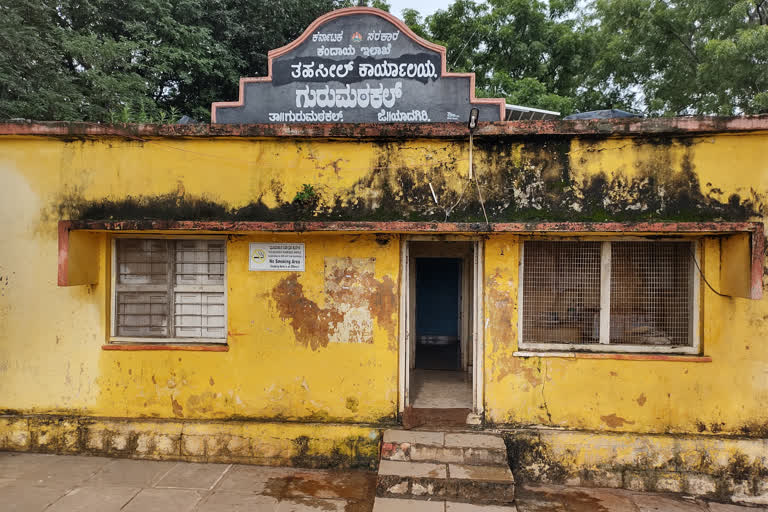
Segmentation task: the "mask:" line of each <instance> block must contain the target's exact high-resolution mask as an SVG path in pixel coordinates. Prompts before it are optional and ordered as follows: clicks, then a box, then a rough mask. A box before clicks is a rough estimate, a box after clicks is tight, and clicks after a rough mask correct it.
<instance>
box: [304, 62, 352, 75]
mask: <svg viewBox="0 0 768 512" xmlns="http://www.w3.org/2000/svg"><path fill="white" fill-rule="evenodd" d="M291 69H293V71H291V77H292V78H310V79H311V78H344V77H346V76H347V75H348V74H349V73H350V72H351V71H352V70H353V69H354V63H353V62H352V61H349V62H347V63H346V64H343V63H342V64H330V65H328V64H323V63H322V62H321V63H319V64H317V67H315V61H311V62H301V61H299V62H298V63H297V64H291Z"/></svg>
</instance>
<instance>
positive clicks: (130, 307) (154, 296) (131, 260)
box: [114, 238, 226, 341]
mask: <svg viewBox="0 0 768 512" xmlns="http://www.w3.org/2000/svg"><path fill="white" fill-rule="evenodd" d="M224 244H225V242H224V241H223V240H187V239H184V240H167V239H149V238H141V239H129V238H119V239H117V240H116V241H115V249H116V276H115V277H116V279H115V320H114V321H115V334H116V335H117V336H126V337H146V338H184V339H185V341H194V339H195V338H200V339H223V338H225V337H226V301H225V289H224V286H225V282H224V268H225V267H224V265H225V245H224Z"/></svg>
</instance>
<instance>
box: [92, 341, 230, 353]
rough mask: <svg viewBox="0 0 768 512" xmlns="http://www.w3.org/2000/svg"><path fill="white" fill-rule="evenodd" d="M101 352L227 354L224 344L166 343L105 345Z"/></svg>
mask: <svg viewBox="0 0 768 512" xmlns="http://www.w3.org/2000/svg"><path fill="white" fill-rule="evenodd" d="M101 349H102V350H123V351H126V350H127V351H131V350H186V351H190V352H229V345H226V344H219V343H216V344H210V343H206V344H202V343H196V344H194V345H176V344H168V343H107V344H105V345H102V346H101Z"/></svg>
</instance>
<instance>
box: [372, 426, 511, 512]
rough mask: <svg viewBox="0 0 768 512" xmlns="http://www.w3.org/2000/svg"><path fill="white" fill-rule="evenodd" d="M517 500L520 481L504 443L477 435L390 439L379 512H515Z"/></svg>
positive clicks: (384, 452)
mask: <svg viewBox="0 0 768 512" xmlns="http://www.w3.org/2000/svg"><path fill="white" fill-rule="evenodd" d="M514 499H515V481H514V477H513V476H512V472H511V471H510V470H509V465H508V464H507V452H506V447H505V445H504V441H503V439H502V438H501V437H499V436H497V435H493V434H487V433H474V432H473V433H465V432H426V431H414V430H388V431H386V432H385V433H384V439H383V442H382V449H381V461H380V463H379V475H378V479H377V484H376V502H375V504H374V509H373V510H374V512H386V511H388V510H393V511H394V510H397V511H398V512H404V511H408V510H432V509H435V510H440V511H443V512H447V511H449V510H450V511H452V512H465V511H466V512H470V511H478V512H479V511H487V512H492V511H496V512H505V511H506V512H512V511H514V510H515V507H514ZM425 507H426V508H425ZM477 507H479V508H477Z"/></svg>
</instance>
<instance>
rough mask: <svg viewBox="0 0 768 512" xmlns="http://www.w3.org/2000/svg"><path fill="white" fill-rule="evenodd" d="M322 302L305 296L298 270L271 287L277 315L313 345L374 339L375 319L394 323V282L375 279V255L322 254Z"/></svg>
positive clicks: (314, 347) (300, 338) (389, 324)
mask: <svg viewBox="0 0 768 512" xmlns="http://www.w3.org/2000/svg"><path fill="white" fill-rule="evenodd" d="M324 262H325V266H324V268H325V270H324V279H325V295H326V305H325V307H322V308H321V307H320V306H318V304H317V303H316V302H314V301H312V300H309V299H307V298H306V297H305V295H304V289H303V286H302V285H301V283H300V282H299V274H296V273H293V274H290V275H289V276H288V277H286V278H284V279H282V280H281V281H280V282H279V283H278V284H277V286H275V288H274V289H273V290H272V299H273V300H274V302H275V304H276V306H277V309H278V312H279V314H280V318H281V319H282V320H283V321H285V322H288V323H290V325H291V327H292V328H293V332H294V334H295V336H296V340H297V341H298V342H299V343H302V344H304V345H306V346H308V347H310V348H311V349H312V350H317V349H318V348H321V347H326V346H327V345H328V343H367V344H371V343H373V319H374V318H376V320H377V322H379V323H380V324H382V325H383V326H384V327H385V328H386V329H391V328H392V327H393V326H394V321H395V320H394V318H393V316H394V313H395V311H396V310H395V306H396V295H395V289H394V288H395V287H394V281H393V280H392V279H391V278H390V277H389V276H385V277H384V278H383V279H382V280H381V281H379V280H377V279H376V278H375V264H376V259H375V258H349V257H326V258H325V259H324Z"/></svg>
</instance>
